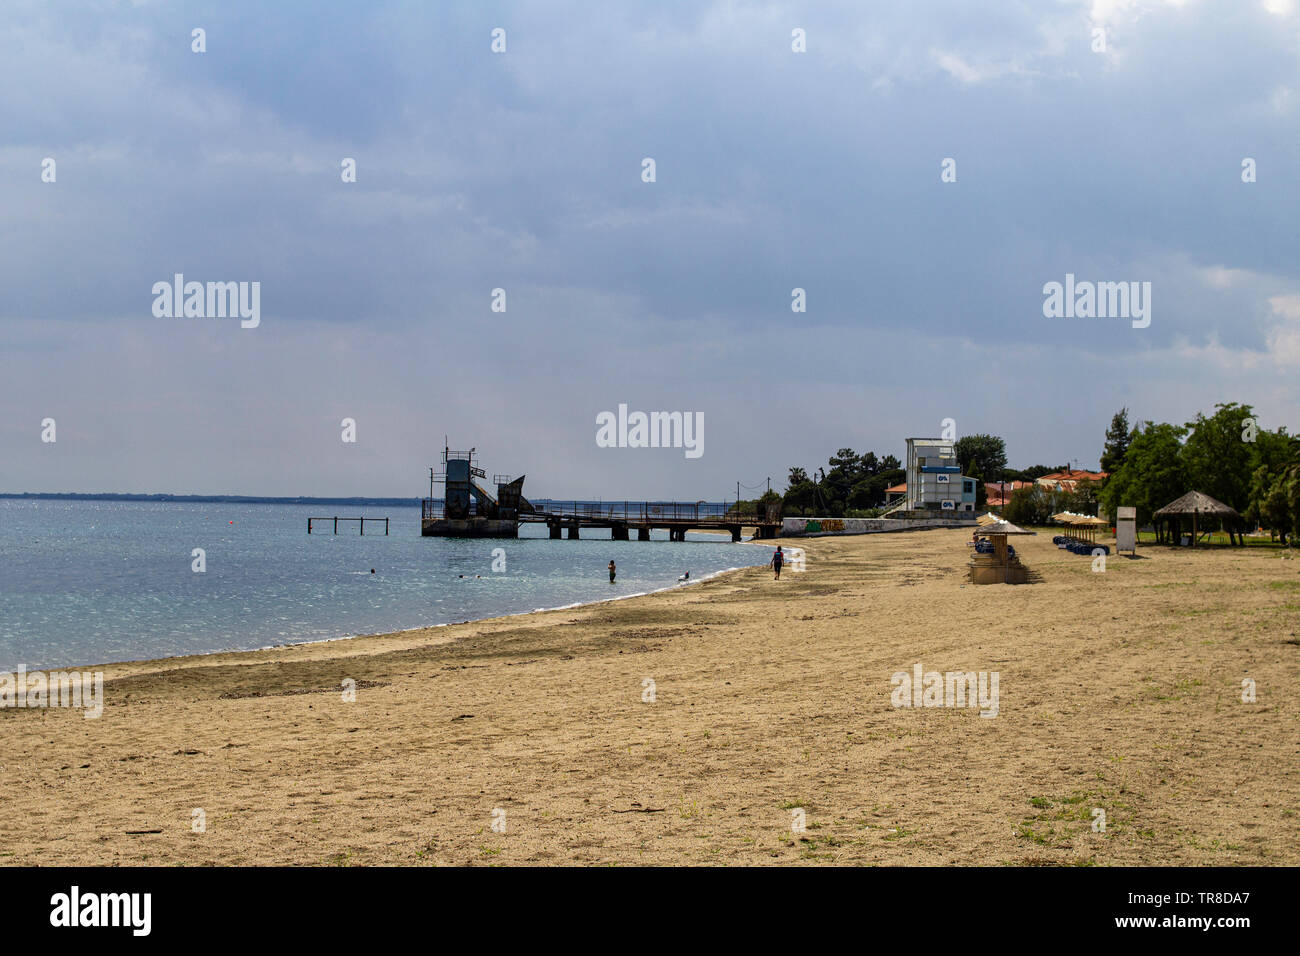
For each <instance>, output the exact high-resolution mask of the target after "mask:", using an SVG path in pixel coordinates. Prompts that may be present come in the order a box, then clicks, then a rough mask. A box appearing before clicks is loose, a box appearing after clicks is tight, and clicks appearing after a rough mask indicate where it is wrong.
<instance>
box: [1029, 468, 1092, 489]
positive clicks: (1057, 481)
mask: <svg viewBox="0 0 1300 956" xmlns="http://www.w3.org/2000/svg"><path fill="white" fill-rule="evenodd" d="M1109 477H1110V472H1108V471H1076V470H1073V469H1067V470H1065V471H1054V472H1052V474H1050V475H1043V477H1041V478H1039V479H1038V484H1040V485H1042V486H1043V487H1044V488H1049V489H1051V490H1053V491H1073V490H1074V486H1075V485H1076V484H1077V483H1078V482H1080V481H1091V482H1093V483H1094V484H1099V483H1101V482H1103V481H1105V480H1106V479H1107V478H1109Z"/></svg>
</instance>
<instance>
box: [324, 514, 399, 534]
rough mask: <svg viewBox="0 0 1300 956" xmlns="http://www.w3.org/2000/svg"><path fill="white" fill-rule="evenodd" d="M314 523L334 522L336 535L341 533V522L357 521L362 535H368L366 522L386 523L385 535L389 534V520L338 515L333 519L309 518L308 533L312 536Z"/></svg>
mask: <svg viewBox="0 0 1300 956" xmlns="http://www.w3.org/2000/svg"><path fill="white" fill-rule="evenodd" d="M313 521H333V522H334V533H335V534H338V533H339V522H340V521H356V522H359V523H360V525H361V533H362V534H365V533H366V522H367V521H382V522H383V523H384V534H388V519H387V518H347V517H339V516H338V515H334V516H332V517H326V518H308V519H307V533H308V534H311V531H312V522H313Z"/></svg>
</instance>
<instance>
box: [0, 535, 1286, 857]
mask: <svg viewBox="0 0 1300 956" xmlns="http://www.w3.org/2000/svg"><path fill="white" fill-rule="evenodd" d="M969 537H970V534H969V532H967V531H948V530H939V531H924V532H913V533H910V534H881V535H866V536H861V537H853V538H819V539H808V540H793V541H786V542H781V543H783V544H785V545H787V546H790V545H794V546H798V547H804V548H806V549H807V571H806V572H805V573H802V574H800V573H796V572H793V571H790V570H788V569H787V571H786V572H785V573H783V574H782V577H781V580H780V581H779V582H777V581H773V580H772V574H771V572H770V571H768V570H764V569H748V570H743V571H738V572H734V573H730V574H727V575H725V576H723V577H721V578H718V579H715V580H712V581H707V582H703V583H701V584H699V585H695V586H692V587H688V588H681V589H676V590H673V591H670V592H665V593H660V594H654V595H648V596H645V597H639V598H632V599H628V600H624V601H617V602H610V603H605V604H598V605H589V606H586V607H581V608H574V609H568V610H559V611H548V612H542V613H537V614H532V615H526V616H520V617H511V618H500V619H496V620H491V621H481V622H474V623H468V624H461V625H453V626H450V627H440V628H431V629H428V630H421V631H411V632H403V633H400V634H394V635H382V636H377V637H366V638H356V639H351V640H346V641H337V642H329V643H321V644H310V645H301V646H297V647H288V648H277V649H274V650H269V651H257V652H252V653H239V654H218V655H209V656H202V657H192V658H180V659H173V660H165V661H153V662H146V663H132V664H121V665H111V666H107V667H105V668H103V670H104V676H105V696H106V703H105V707H104V712H103V716H102V717H101V718H100V719H98V720H85V719H83V717H82V714H81V713H80V712H78V711H70V710H55V709H47V710H25V709H3V710H0V770H2V771H3V774H4V776H3V779H4V785H3V795H2V799H0V864H44V865H54V864H107V865H139V864H145V865H173V864H185V865H205V864H220V865H228V864H276V865H289V864H292V865H384V864H399V865H405V864H410V865H431V864H455V865H465V864H471V865H473V864H478V865H493V864H504V865H515V864H530V865H535V864H589V865H637V864H652V865H676V864H705V865H709V864H730V865H746V864H805V865H807V864H852V865H868V864H881V865H899V864H967V865H969V864H976V865H1001V864H1059V865H1072V864H1095V865H1135V864H1172V865H1203V864H1265V865H1280V864H1288V865H1296V864H1297V863H1300V720H1298V719H1297V716H1298V714H1300V707H1298V706H1297V701H1296V691H1297V688H1300V636H1297V635H1300V559H1295V560H1289V559H1286V558H1284V557H1282V556H1280V555H1279V554H1278V553H1277V552H1276V551H1271V550H1266V549H1233V550H1214V551H1195V552H1193V551H1190V550H1178V551H1174V550H1170V549H1165V548H1159V549H1156V548H1150V549H1145V550H1143V551H1142V552H1141V557H1140V558H1138V559H1136V560H1134V559H1129V558H1117V557H1113V556H1112V557H1111V558H1110V559H1109V560H1108V563H1107V567H1106V570H1105V571H1104V572H1103V573H1093V572H1092V570H1091V559H1089V558H1085V557H1080V556H1077V555H1072V554H1069V553H1068V552H1063V551H1058V550H1057V549H1056V548H1055V547H1053V546H1052V544H1051V540H1050V534H1040V535H1038V536H1037V537H1035V538H1026V539H1020V540H1017V541H1016V542H1015V543H1016V546H1017V550H1018V551H1019V552H1020V553H1021V555H1022V556H1023V558H1024V560H1025V563H1026V564H1028V565H1029V566H1030V568H1031V569H1032V571H1033V572H1034V576H1035V578H1036V580H1037V583H1033V584H1029V585H1024V586H1019V587H1008V586H1004V585H991V586H985V587H976V586H974V585H970V584H968V583H967V581H966V561H967V555H968V548H967V547H966V542H967V541H968V540H969ZM632 546H635V544H633V545H632ZM917 663H920V664H921V665H922V666H923V668H924V670H926V671H931V670H934V671H950V670H952V671H958V670H959V671H976V672H979V671H990V672H991V671H996V672H998V674H999V706H998V715H997V716H996V717H994V718H983V717H981V716H980V715H979V711H978V710H977V709H974V708H969V707H967V708H950V707H934V708H919V707H918V708H907V707H894V706H893V705H892V704H891V690H892V687H891V682H890V676H891V674H893V673H895V672H898V671H905V672H909V673H910V672H911V671H912V668H913V666H914V665H915V664H917ZM1246 678H1250V679H1252V680H1253V681H1254V682H1255V685H1256V694H1257V700H1256V702H1254V703H1244V702H1243V701H1242V681H1243V679H1246ZM345 679H351V680H355V681H356V682H357V691H356V700H355V702H352V703H348V702H345V701H344V700H343V699H342V698H343V695H342V693H341V692H340V684H341V682H342V681H344V680H345ZM648 681H653V695H651V694H650V693H649V691H650V690H651V686H650V685H649V684H648V683H647V682H648ZM651 696H653V699H652V700H651V699H650V698H651ZM196 808H201V809H202V810H203V815H204V819H205V822H206V830H205V832H201V833H197V832H193V828H192V819H193V815H192V814H193V811H194V810H195V809H196ZM1097 809H1101V810H1104V812H1105V820H1106V827H1105V832H1094V829H1093V823H1094V820H1096V819H1097V817H1096V815H1095V813H1094V811H1095V810H1097ZM799 810H802V811H803V816H804V817H805V818H806V829H805V830H804V831H803V832H792V821H794V820H796V819H797V817H798V813H797V811H799ZM494 821H496V822H497V824H498V829H500V828H501V824H502V823H504V832H496V831H494V829H493V823H494Z"/></svg>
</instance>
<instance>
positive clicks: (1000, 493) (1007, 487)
mask: <svg viewBox="0 0 1300 956" xmlns="http://www.w3.org/2000/svg"><path fill="white" fill-rule="evenodd" d="M1032 485H1033V482H1032V481H986V482H984V493H985V495H987V496H988V506H989V507H990V508H1001V507H1003V506H1004V505H1006V504H1007V502H1009V501H1010V500H1011V495H1012V493H1013V492H1016V491H1019V490H1020V489H1021V488H1029V487H1031V486H1032Z"/></svg>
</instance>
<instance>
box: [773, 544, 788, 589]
mask: <svg viewBox="0 0 1300 956" xmlns="http://www.w3.org/2000/svg"><path fill="white" fill-rule="evenodd" d="M783 564H785V555H784V554H782V553H781V546H780V545H779V544H778V545H777V546H776V551H775V552H773V554H772V570H773V571H775V572H776V577H775V578H774V579H773V580H776V581H780V580H781V565H783Z"/></svg>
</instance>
